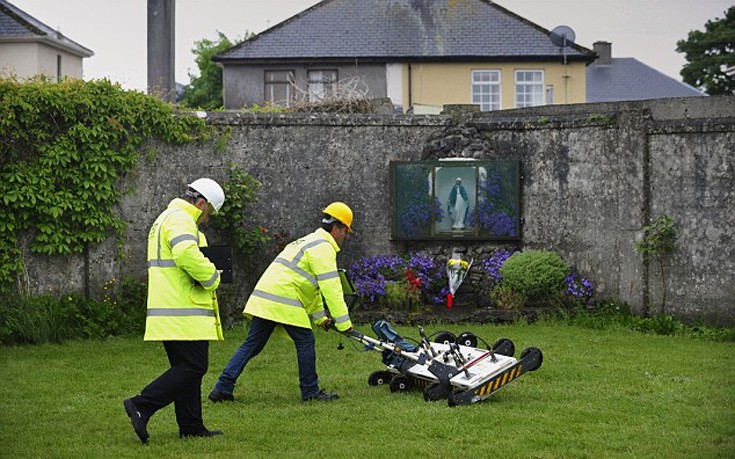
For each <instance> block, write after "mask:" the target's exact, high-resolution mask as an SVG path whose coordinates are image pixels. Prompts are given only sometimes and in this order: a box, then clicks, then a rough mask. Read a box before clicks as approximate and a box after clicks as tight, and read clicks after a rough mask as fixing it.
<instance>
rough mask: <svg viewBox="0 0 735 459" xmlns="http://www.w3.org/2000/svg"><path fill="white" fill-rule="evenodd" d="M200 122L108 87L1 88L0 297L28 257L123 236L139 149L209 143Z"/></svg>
mask: <svg viewBox="0 0 735 459" xmlns="http://www.w3.org/2000/svg"><path fill="white" fill-rule="evenodd" d="M209 132H210V131H209V129H208V128H207V127H206V125H205V123H204V121H202V120H200V119H198V118H196V117H194V116H174V115H173V106H172V105H171V104H167V103H164V102H161V101H160V100H158V99H155V98H153V97H150V96H147V95H145V94H143V93H140V92H135V91H123V90H122V89H121V88H120V86H119V85H117V84H112V83H110V82H109V81H107V80H99V81H91V82H84V81H81V80H65V81H63V82H61V83H58V84H56V83H49V82H45V81H43V80H38V81H33V82H29V83H20V82H17V81H15V80H13V79H0V164H2V168H1V169H0V290H2V289H4V290H9V286H10V285H12V284H13V281H14V280H15V277H16V275H17V274H18V273H20V272H21V271H22V270H23V256H24V254H25V253H27V252H32V253H40V254H45V255H68V254H72V253H81V252H82V251H83V249H84V247H85V246H86V245H87V244H89V243H96V242H101V241H103V240H105V239H107V238H108V237H110V235H111V234H118V235H120V234H122V232H123V230H124V222H123V221H122V219H121V218H120V217H119V215H118V214H117V212H115V211H114V208H115V205H116V204H117V203H118V202H119V200H120V195H121V190H120V189H119V188H118V183H119V180H120V179H121V178H122V177H123V176H124V175H125V174H126V173H128V172H130V171H131V170H132V169H133V168H134V167H135V165H136V164H137V162H138V156H139V153H138V148H139V147H140V146H141V145H142V144H143V142H145V141H147V140H149V139H153V138H157V139H160V140H163V141H166V142H170V143H174V144H184V143H189V142H191V141H193V140H196V139H202V138H207V137H208V136H209Z"/></svg>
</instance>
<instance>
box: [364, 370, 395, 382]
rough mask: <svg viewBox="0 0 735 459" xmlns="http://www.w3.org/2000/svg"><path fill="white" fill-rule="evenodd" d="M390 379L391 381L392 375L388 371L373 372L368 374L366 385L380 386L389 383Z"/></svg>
mask: <svg viewBox="0 0 735 459" xmlns="http://www.w3.org/2000/svg"><path fill="white" fill-rule="evenodd" d="M391 379H393V373H391V372H390V371H385V370H379V371H373V372H372V373H370V376H368V385H370V386H382V385H383V384H388V383H390V381H391Z"/></svg>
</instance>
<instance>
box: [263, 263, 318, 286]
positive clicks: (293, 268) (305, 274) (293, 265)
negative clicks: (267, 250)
mask: <svg viewBox="0 0 735 459" xmlns="http://www.w3.org/2000/svg"><path fill="white" fill-rule="evenodd" d="M273 262H274V263H278V264H281V265H283V266H285V267H287V268H288V269H290V270H291V271H294V272H295V273H297V274H299V275H300V276H301V277H303V278H305V279H306V280H308V281H309V282H311V285H313V286H314V287H317V288H318V287H319V284H317V282H316V278H315V277H314V276H312V275H311V274H309V273H308V272H306V271H304V270H303V269H301V268H299V267H298V265H297V264H296V263H294V262H293V261H288V260H286V259H285V258H283V257H277V258H276V259H275V260H273Z"/></svg>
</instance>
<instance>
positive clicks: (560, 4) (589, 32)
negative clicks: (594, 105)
mask: <svg viewBox="0 0 735 459" xmlns="http://www.w3.org/2000/svg"><path fill="white" fill-rule="evenodd" d="M9 1H10V3H12V4H14V5H15V6H17V7H18V8H20V9H22V10H23V11H25V12H26V13H28V14H30V15H31V16H33V17H35V18H36V19H38V20H39V21H41V22H43V23H45V24H46V25H48V26H50V27H52V28H54V29H59V30H61V32H62V33H64V35H66V36H67V37H69V38H70V39H72V40H74V41H76V42H77V43H79V44H81V45H82V46H85V47H86V48H89V49H91V50H92V51H94V53H95V54H94V56H93V57H91V58H89V59H85V60H84V78H85V79H86V80H89V79H97V78H109V79H110V80H112V81H116V82H119V83H120V84H121V85H122V86H123V88H125V89H138V90H142V91H145V88H146V78H147V73H146V21H147V1H146V0H9ZM734 1H735V0H498V1H497V2H496V3H498V4H499V5H501V6H503V7H505V8H506V9H509V10H510V11H513V12H514V13H516V14H518V15H520V16H523V17H524V18H526V19H528V20H530V21H532V22H534V23H536V24H538V25H540V26H541V27H544V28H546V29H549V30H551V29H553V28H554V27H556V26H558V25H566V26H569V27H571V28H572V29H573V30H574V31H575V33H576V36H577V39H576V42H577V43H578V44H580V45H582V46H585V47H587V48H590V49H591V48H592V45H593V43H594V42H596V41H608V42H611V43H612V56H613V57H634V58H636V59H638V60H639V61H641V62H643V63H645V64H647V65H649V66H651V67H653V68H655V69H657V70H659V71H661V72H663V73H665V74H666V75H669V76H671V77H672V78H675V79H676V80H679V81H681V77H680V76H679V71H680V70H681V68H682V66H683V65H684V63H685V60H684V56H683V55H682V54H679V53H677V52H676V42H677V41H678V40H681V39H686V37H687V34H688V33H689V32H690V31H691V30H695V29H698V30H704V24H705V23H706V22H707V21H708V20H712V19H715V18H722V17H724V13H725V11H726V10H727V8H729V7H730V6H731V5H733V2H734ZM317 3H319V1H318V0H176V32H175V33H176V38H175V39H176V57H175V59H176V81H177V82H179V83H182V84H188V83H189V74H190V73H195V74H198V69H197V67H196V64H195V62H194V55H193V54H192V52H191V50H192V49H193V48H194V42H195V41H198V40H201V39H203V38H207V39H210V40H216V39H217V32H218V31H219V32H222V33H224V34H225V35H226V36H227V37H228V38H229V39H230V40H231V41H235V40H237V39H239V38H241V37H243V36H244V35H245V33H246V32H255V33H259V32H262V31H263V30H265V29H267V28H269V27H272V26H274V25H276V24H277V23H279V22H281V21H283V20H285V19H287V18H289V17H291V16H293V15H295V14H297V13H299V12H301V11H303V10H305V9H307V8H309V7H311V6H313V5H315V4H317Z"/></svg>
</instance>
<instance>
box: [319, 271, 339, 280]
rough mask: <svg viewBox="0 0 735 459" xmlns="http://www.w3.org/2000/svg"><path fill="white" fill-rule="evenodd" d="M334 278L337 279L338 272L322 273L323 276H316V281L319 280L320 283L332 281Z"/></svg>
mask: <svg viewBox="0 0 735 459" xmlns="http://www.w3.org/2000/svg"><path fill="white" fill-rule="evenodd" d="M335 277H339V272H337V271H332V272H329V273H323V274H317V275H316V278H317V280H320V281H323V280H327V279H334V278H335Z"/></svg>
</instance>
